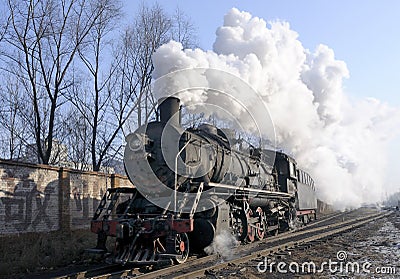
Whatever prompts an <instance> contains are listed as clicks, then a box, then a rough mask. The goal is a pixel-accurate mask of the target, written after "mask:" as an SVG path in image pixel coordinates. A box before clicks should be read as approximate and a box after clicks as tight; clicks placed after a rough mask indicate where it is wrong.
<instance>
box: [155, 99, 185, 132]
mask: <svg viewBox="0 0 400 279" xmlns="http://www.w3.org/2000/svg"><path fill="white" fill-rule="evenodd" d="M179 104H180V100H179V99H178V98H176V97H167V98H161V99H159V100H158V109H159V110H160V121H161V123H167V122H168V121H170V122H169V123H170V124H171V125H174V126H177V127H179V126H180V125H181V113H180V105H179Z"/></svg>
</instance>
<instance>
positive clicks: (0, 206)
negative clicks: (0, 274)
mask: <svg viewBox="0 0 400 279" xmlns="http://www.w3.org/2000/svg"><path fill="white" fill-rule="evenodd" d="M118 186H132V184H131V183H130V182H129V180H128V179H127V177H125V176H120V175H109V174H104V173H97V172H83V171H76V170H71V169H65V168H57V167H50V166H45V165H33V164H24V163H17V162H11V161H2V160H0V236H6V235H13V234H21V233H28V232H49V231H57V230H76V229H85V228H89V227H90V219H91V218H92V216H93V213H94V211H95V210H96V208H97V205H98V203H99V201H100V199H101V197H102V196H103V194H104V193H105V191H106V189H107V188H109V187H118Z"/></svg>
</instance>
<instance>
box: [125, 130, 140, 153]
mask: <svg viewBox="0 0 400 279" xmlns="http://www.w3.org/2000/svg"><path fill="white" fill-rule="evenodd" d="M128 146H129V149H130V150H131V151H138V150H139V149H141V148H143V138H142V136H140V135H139V134H132V135H131V136H130V138H129V140H128Z"/></svg>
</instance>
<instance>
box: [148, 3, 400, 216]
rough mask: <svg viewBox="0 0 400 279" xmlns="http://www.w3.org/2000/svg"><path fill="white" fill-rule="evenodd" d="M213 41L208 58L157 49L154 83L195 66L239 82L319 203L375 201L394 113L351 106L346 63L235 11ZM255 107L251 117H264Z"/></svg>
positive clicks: (212, 80)
mask: <svg viewBox="0 0 400 279" xmlns="http://www.w3.org/2000/svg"><path fill="white" fill-rule="evenodd" d="M216 34H217V37H216V40H215V42H214V46H213V48H214V50H213V51H203V50H200V49H195V50H191V49H186V50H183V49H182V45H181V44H180V43H177V42H174V41H171V42H169V43H168V44H166V45H163V46H161V47H160V48H159V49H158V50H157V51H156V53H155V54H154V56H153V61H154V63H155V72H154V78H159V77H161V76H163V75H165V74H168V73H171V72H173V71H176V70H181V69H188V68H189V69H190V68H193V69H194V68H199V67H200V68H213V69H219V70H222V71H226V72H229V73H231V74H233V75H236V76H238V77H240V78H241V79H243V80H244V81H246V82H247V83H249V84H250V85H251V86H252V87H253V88H254V90H255V91H256V92H257V93H258V94H259V95H260V97H261V98H262V100H263V101H264V103H265V104H266V106H267V107H268V109H269V112H270V114H271V117H272V120H273V122H274V125H275V129H276V131H275V132H276V143H277V146H278V147H279V148H282V149H284V150H285V151H286V152H289V153H290V154H292V155H293V156H294V157H295V158H296V160H297V161H298V163H299V165H300V166H301V167H302V168H303V169H305V170H306V171H308V172H309V173H310V174H311V175H312V176H313V178H314V180H315V181H316V184H317V193H318V196H319V198H320V199H322V200H324V201H326V202H329V203H331V204H334V205H335V206H336V207H337V208H344V207H348V206H359V205H360V204H361V203H362V202H376V201H378V200H380V199H381V198H382V194H383V193H384V191H385V189H384V185H383V184H384V181H385V179H384V178H385V168H386V164H387V155H388V154H387V152H388V141H389V139H390V138H391V136H393V130H394V127H396V126H397V127H398V125H399V124H400V123H399V119H400V112H399V110H397V109H395V108H392V107H390V106H389V105H387V104H385V103H382V102H380V101H379V100H377V99H373V98H366V99H363V100H356V101H354V100H353V101H351V100H350V99H349V98H348V97H347V96H346V95H345V94H344V91H343V84H342V82H343V79H344V78H348V77H349V71H348V69H347V67H346V64H345V63H344V62H343V61H338V60H336V59H335V57H334V52H333V50H332V49H330V48H329V47H327V46H325V45H319V46H317V47H316V50H315V51H314V52H311V51H310V50H308V49H305V48H304V47H303V46H302V44H301V42H300V41H299V40H298V39H297V37H298V34H297V33H296V32H295V31H293V30H291V29H290V26H289V24H288V23H286V22H279V21H277V22H269V23H268V24H267V22H265V21H264V20H263V19H260V18H257V17H253V16H252V15H250V14H249V13H247V12H241V11H239V10H238V9H236V8H233V9H231V10H230V11H229V12H228V13H227V14H226V15H225V17H224V24H223V26H221V27H219V28H218V30H217V32H216ZM187 79H188V80H189V81H186V82H188V84H190V76H188V77H187ZM206 79H207V82H209V86H210V87H211V88H213V86H218V87H219V88H220V87H221V86H224V84H223V83H224V81H223V80H221V79H219V78H218V77H213V76H206ZM216 83H220V84H218V85H216ZM227 92H229V88H227ZM159 97H161V96H159ZM182 98H183V101H184V103H185V104H190V102H193V101H195V102H201V101H204V100H206V99H207V95H206V94H205V92H204V91H202V90H194V91H193V92H190V94H189V92H187V95H183V96H182ZM256 102H257V101H256V100H255V102H254V106H255V107H254V108H252V111H253V112H255V113H264V112H265V110H261V111H259V110H257V108H256ZM233 108H234V107H233ZM241 113H243V112H242V111H240V110H238V112H237V114H235V115H238V117H240V115H241Z"/></svg>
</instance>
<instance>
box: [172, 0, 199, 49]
mask: <svg viewBox="0 0 400 279" xmlns="http://www.w3.org/2000/svg"><path fill="white" fill-rule="evenodd" d="M196 33H197V28H196V27H195V25H194V24H193V22H192V21H191V20H190V18H189V17H188V16H187V15H186V14H185V13H184V12H182V10H181V9H179V7H177V8H176V10H175V13H174V14H173V15H172V19H171V29H170V36H171V39H172V40H174V41H177V42H180V43H182V46H183V48H195V47H197V46H198V41H197V36H196Z"/></svg>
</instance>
